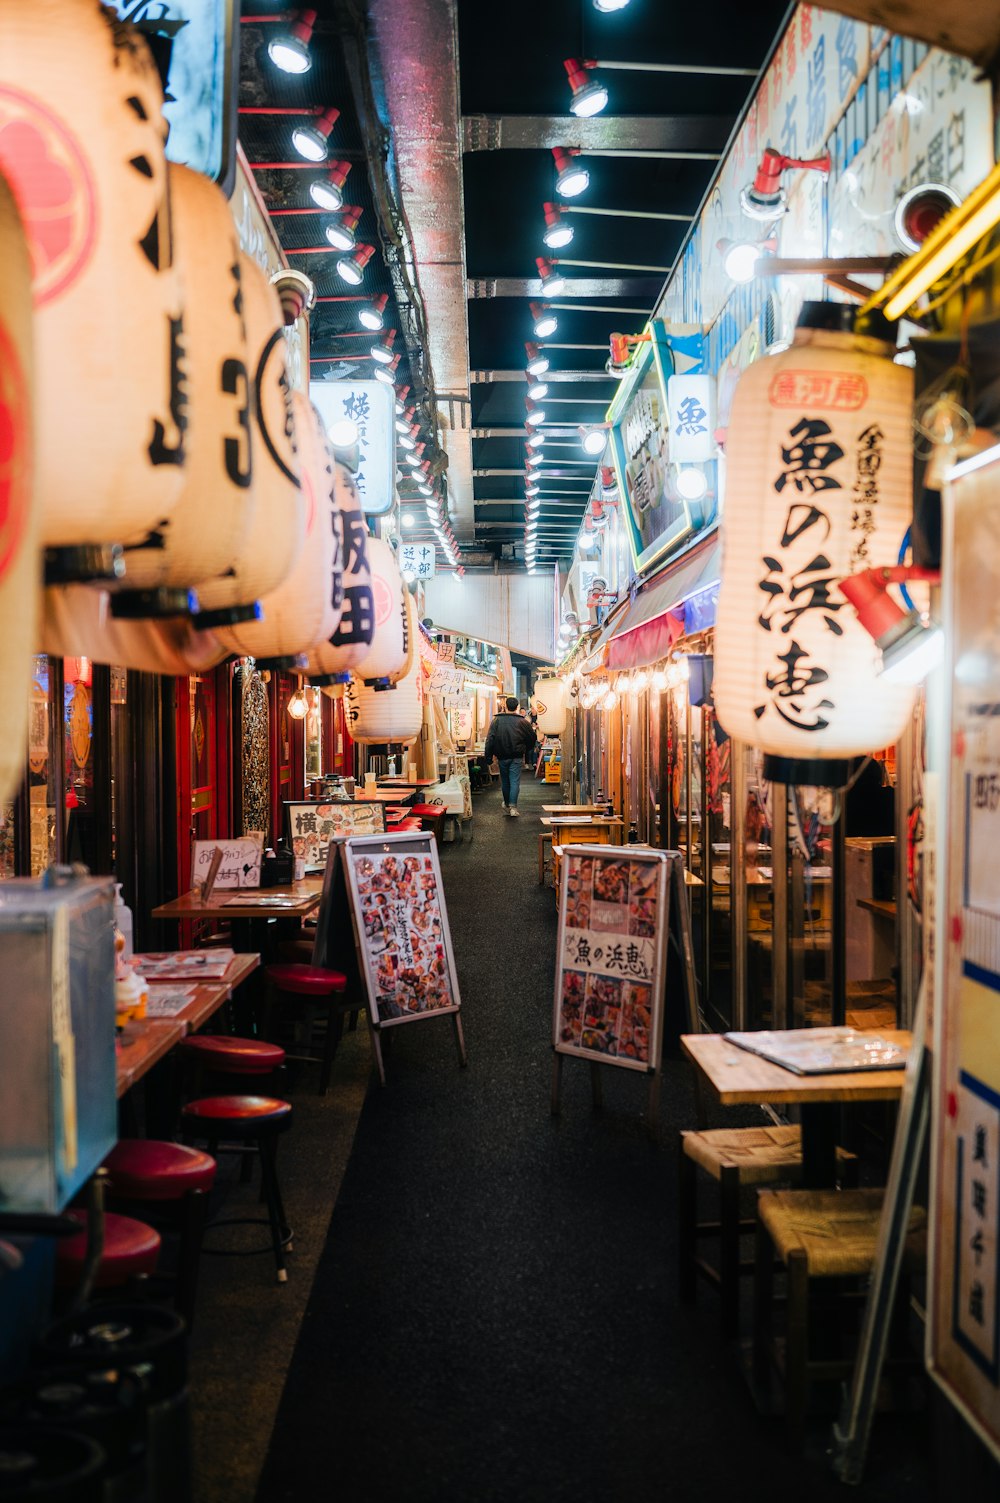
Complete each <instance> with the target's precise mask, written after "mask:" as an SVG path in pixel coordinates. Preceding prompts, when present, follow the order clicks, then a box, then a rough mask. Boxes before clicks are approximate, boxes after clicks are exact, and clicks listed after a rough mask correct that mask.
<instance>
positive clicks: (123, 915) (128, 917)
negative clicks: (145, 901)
mask: <svg viewBox="0 0 1000 1503" xmlns="http://www.w3.org/2000/svg"><path fill="white" fill-rule="evenodd" d="M115 924H116V926H117V927H118V928H119V929H120V930H121V933H122V937H123V938H124V940H125V949H124V951H123V952H122V954H123V958H124V959H125V960H128V959H130V957H131V955H132V910H131V908H130V907H129V906H128V904H127V903H126V901H125V899H124V898H123V897H122V884H121V883H120V882H116V883H115Z"/></svg>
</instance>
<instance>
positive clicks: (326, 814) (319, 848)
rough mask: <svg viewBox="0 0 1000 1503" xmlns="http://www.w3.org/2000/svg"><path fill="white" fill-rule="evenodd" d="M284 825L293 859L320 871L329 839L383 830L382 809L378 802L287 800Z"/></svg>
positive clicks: (323, 864) (308, 869)
mask: <svg viewBox="0 0 1000 1503" xmlns="http://www.w3.org/2000/svg"><path fill="white" fill-rule="evenodd" d="M285 828H286V833H287V837H288V842H289V844H290V845H291V848H292V854H293V855H294V857H295V859H296V860H297V861H304V862H305V864H306V871H322V870H323V868H324V867H325V865H326V852H327V846H328V845H329V844H330V841H331V840H334V839H335V838H336V837H337V836H338V835H375V834H377V833H378V832H379V831H380V830H384V829H385V811H384V809H383V807H382V805H381V804H367V803H366V804H347V803H329V804H317V803H306V802H302V803H286V804H285Z"/></svg>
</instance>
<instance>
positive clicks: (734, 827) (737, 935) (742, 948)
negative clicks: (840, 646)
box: [729, 741, 747, 1029]
mask: <svg viewBox="0 0 1000 1503" xmlns="http://www.w3.org/2000/svg"><path fill="white" fill-rule="evenodd" d="M746 759H747V750H746V747H745V746H744V745H743V742H742V741H733V742H732V743H731V746H730V752H729V924H730V931H729V932H730V948H731V951H732V973H733V1010H732V1011H733V1027H734V1028H737V1029H745V1028H746V1026H747V867H746V843H745V837H744V827H745V824H746V813H747V763H746Z"/></svg>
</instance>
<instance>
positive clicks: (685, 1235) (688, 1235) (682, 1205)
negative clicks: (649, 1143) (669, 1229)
mask: <svg viewBox="0 0 1000 1503" xmlns="http://www.w3.org/2000/svg"><path fill="white" fill-rule="evenodd" d="M697 1227H698V1179H697V1168H696V1166H695V1162H694V1160H693V1159H689V1158H688V1156H687V1154H686V1153H685V1152H684V1138H683V1135H682V1136H681V1139H680V1159H679V1162H678V1165H677V1275H678V1293H679V1295H680V1300H681V1303H682V1304H685V1305H693V1304H694V1301H695V1296H696V1294H697V1288H698V1270H697V1265H696V1262H695V1258H696V1254H697V1245H698V1231H697Z"/></svg>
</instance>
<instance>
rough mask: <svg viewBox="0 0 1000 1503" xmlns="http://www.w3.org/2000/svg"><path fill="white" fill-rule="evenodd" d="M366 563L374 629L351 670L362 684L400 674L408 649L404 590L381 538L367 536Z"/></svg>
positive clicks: (392, 555)
mask: <svg viewBox="0 0 1000 1503" xmlns="http://www.w3.org/2000/svg"><path fill="white" fill-rule="evenodd" d="M367 546H368V563H369V567H370V568H371V575H372V610H373V612H374V616H375V631H374V634H373V636H372V640H371V646H370V647H369V649H368V653H367V656H366V657H365V658H364V659H363V660H362V661H361V662H360V663H359V664H358V665H357V667H356V668H355V669H354V670H353V672H354V675H355V677H356V678H359V679H361V680H362V681H363V682H364V683H369V684H371V683H374V682H375V680H377V679H379V680H386V679H395V678H398V677H400V676H401V675H402V674H403V673H404V672H405V670H406V668H407V666H408V659H409V657H410V650H409V644H408V632H407V629H406V590H405V588H404V585H403V581H402V579H401V578H400V573H399V569H398V568H397V567H396V559H395V556H394V554H393V551H392V549H391V548H390V547H389V544H388V543H384V542H383V541H382V539H381V538H372V537H370V538H369V539H368V545H367Z"/></svg>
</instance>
